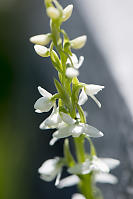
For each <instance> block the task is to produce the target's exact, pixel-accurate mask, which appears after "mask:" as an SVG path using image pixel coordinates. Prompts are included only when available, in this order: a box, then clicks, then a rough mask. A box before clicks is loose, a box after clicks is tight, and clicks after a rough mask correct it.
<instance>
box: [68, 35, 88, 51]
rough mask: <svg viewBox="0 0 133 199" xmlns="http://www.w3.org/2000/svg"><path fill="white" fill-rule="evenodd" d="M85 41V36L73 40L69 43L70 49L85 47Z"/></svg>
mask: <svg viewBox="0 0 133 199" xmlns="http://www.w3.org/2000/svg"><path fill="white" fill-rule="evenodd" d="M86 40H87V36H86V35H83V36H80V37H77V38H76V39H73V40H71V41H70V43H71V47H72V48H74V49H80V48H82V47H83V46H84V45H85V43H86Z"/></svg>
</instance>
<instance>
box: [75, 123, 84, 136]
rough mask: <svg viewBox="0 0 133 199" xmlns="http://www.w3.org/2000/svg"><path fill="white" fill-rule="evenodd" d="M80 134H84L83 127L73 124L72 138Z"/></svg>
mask: <svg viewBox="0 0 133 199" xmlns="http://www.w3.org/2000/svg"><path fill="white" fill-rule="evenodd" d="M82 133H84V125H82V124H75V126H74V128H73V130H72V136H73V137H79V136H80V135H81V134H82Z"/></svg>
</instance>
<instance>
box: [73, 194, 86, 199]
mask: <svg viewBox="0 0 133 199" xmlns="http://www.w3.org/2000/svg"><path fill="white" fill-rule="evenodd" d="M72 199H86V198H85V197H84V196H83V195H82V194H80V193H75V194H73V195H72Z"/></svg>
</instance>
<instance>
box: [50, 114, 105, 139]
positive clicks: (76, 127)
mask: <svg viewBox="0 0 133 199" xmlns="http://www.w3.org/2000/svg"><path fill="white" fill-rule="evenodd" d="M62 119H63V121H64V123H63V125H61V126H59V128H58V130H57V131H55V132H54V133H53V137H55V138H58V139H60V138H66V137H69V136H73V137H79V136H80V135H81V134H84V135H85V136H89V137H95V138H97V137H102V136H103V133H102V132H100V131H99V130H98V129H96V128H94V127H92V126H90V125H88V124H84V123H76V120H74V119H72V118H71V117H70V116H69V115H68V114H66V113H62Z"/></svg>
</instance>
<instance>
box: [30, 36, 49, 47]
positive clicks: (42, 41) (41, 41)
mask: <svg viewBox="0 0 133 199" xmlns="http://www.w3.org/2000/svg"><path fill="white" fill-rule="evenodd" d="M50 40H51V37H50V34H42V35H36V36H33V37H31V38H30V42H32V43H34V44H38V45H47V44H48V43H49V42H50Z"/></svg>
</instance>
